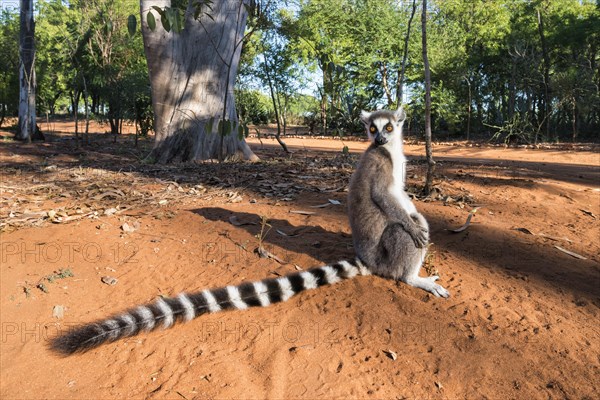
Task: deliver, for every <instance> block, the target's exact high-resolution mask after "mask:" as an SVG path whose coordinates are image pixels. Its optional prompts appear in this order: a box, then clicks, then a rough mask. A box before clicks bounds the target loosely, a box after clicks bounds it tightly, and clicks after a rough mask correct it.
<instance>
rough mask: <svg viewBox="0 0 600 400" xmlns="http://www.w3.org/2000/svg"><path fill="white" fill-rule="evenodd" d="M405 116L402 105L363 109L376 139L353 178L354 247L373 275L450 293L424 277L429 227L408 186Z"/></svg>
mask: <svg viewBox="0 0 600 400" xmlns="http://www.w3.org/2000/svg"><path fill="white" fill-rule="evenodd" d="M405 118H406V116H405V113H404V111H403V110H402V108H399V109H398V110H396V111H388V110H380V111H375V112H372V113H369V112H365V111H363V112H362V113H361V120H362V122H363V123H364V125H365V127H366V129H367V135H368V136H369V139H371V142H372V143H371V145H370V146H369V148H368V149H367V150H366V151H365V153H364V154H363V156H362V159H361V160H360V163H359V165H358V167H357V169H356V172H355V173H354V175H353V176H352V180H351V181H350V189H349V194H348V209H349V213H348V215H349V218H350V226H351V228H352V238H353V241H354V250H355V252H356V255H357V256H358V258H359V259H360V260H361V261H362V262H363V263H364V264H365V265H366V266H367V268H368V269H369V270H370V271H371V272H372V273H373V274H375V275H380V276H383V277H386V278H392V279H395V280H400V281H402V282H405V283H407V284H409V285H411V286H414V287H417V288H421V289H424V290H426V291H428V292H431V293H432V294H434V295H435V296H441V297H448V296H449V293H448V291H447V290H446V289H444V288H443V287H442V286H440V285H438V284H436V283H435V281H436V280H437V279H438V278H439V277H437V276H431V277H427V278H423V277H420V276H419V270H420V269H421V265H422V264H423V260H424V259H425V254H426V253H427V242H428V241H429V225H428V224H427V221H426V220H425V218H424V217H423V215H421V214H420V213H419V212H418V211H417V209H416V208H415V206H414V204H413V203H412V201H411V200H410V198H409V197H408V194H407V193H406V191H405V190H404V183H405V175H406V171H405V166H406V158H405V156H404V152H403V149H402V148H403V145H402V125H403V123H404V119H405Z"/></svg>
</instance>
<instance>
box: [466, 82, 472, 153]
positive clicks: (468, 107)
mask: <svg viewBox="0 0 600 400" xmlns="http://www.w3.org/2000/svg"><path fill="white" fill-rule="evenodd" d="M464 78H465V81H467V87H468V89H469V96H468V102H467V141H469V140H470V139H471V111H472V101H473V99H472V98H471V81H470V80H469V77H468V76H465V77H464Z"/></svg>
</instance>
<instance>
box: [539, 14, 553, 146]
mask: <svg viewBox="0 0 600 400" xmlns="http://www.w3.org/2000/svg"><path fill="white" fill-rule="evenodd" d="M537 18H538V31H539V34H540V42H541V44H542V55H543V58H544V119H543V121H542V123H543V124H544V133H545V134H546V139H547V138H549V137H550V124H549V123H548V120H549V118H548V113H549V108H550V95H549V91H550V56H549V55H548V47H547V46H546V36H545V34H544V20H543V18H542V12H541V11H540V9H539V8H538V10H537ZM537 140H538V135H537V133H536V135H535V144H537Z"/></svg>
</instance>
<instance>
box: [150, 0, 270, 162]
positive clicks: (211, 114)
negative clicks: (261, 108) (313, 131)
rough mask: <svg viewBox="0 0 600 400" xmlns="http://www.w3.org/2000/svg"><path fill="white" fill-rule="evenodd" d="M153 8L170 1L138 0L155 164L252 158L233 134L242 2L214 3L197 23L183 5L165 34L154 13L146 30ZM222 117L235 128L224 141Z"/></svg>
mask: <svg viewBox="0 0 600 400" xmlns="http://www.w3.org/2000/svg"><path fill="white" fill-rule="evenodd" d="M244 1H245V0H244ZM189 3H191V2H189ZM189 3H188V4H189ZM152 6H157V7H159V8H161V9H164V7H171V1H170V0H140V9H141V20H142V35H143V39H144V50H145V53H146V59H147V61H148V69H149V74H150V84H151V90H152V108H153V110H154V115H155V119H154V128H155V134H156V135H155V142H154V150H153V155H154V158H155V160H156V161H157V162H159V163H171V162H185V161H191V160H206V159H215V158H219V159H221V158H222V157H223V156H233V155H239V156H241V157H243V158H244V159H250V160H257V159H258V157H256V155H254V153H253V152H252V150H250V147H249V146H248V145H247V143H246V142H245V140H244V139H243V138H240V137H239V135H238V131H237V121H238V119H237V114H236V110H235V100H234V95H233V87H234V83H235V78H236V74H237V69H238V64H239V59H240V53H241V49H242V39H243V35H244V29H245V26H246V17H247V11H246V8H245V7H244V5H243V1H241V0H237V1H233V0H231V1H227V0H217V1H215V2H214V3H213V4H212V10H210V9H208V8H205V9H204V10H203V11H205V12H207V13H209V14H210V16H211V17H212V18H209V17H207V16H206V15H203V16H201V17H200V20H199V21H197V20H195V19H194V17H193V13H194V8H193V7H192V6H191V5H188V8H187V11H186V16H185V25H184V29H183V30H182V31H181V32H180V33H176V32H173V30H171V31H170V32H167V31H166V30H165V29H164V28H163V26H162V24H161V23H160V16H159V15H158V13H157V12H156V11H152V12H153V15H154V17H155V18H156V21H157V23H156V28H155V29H154V30H151V29H150V28H149V27H148V22H147V15H148V11H149V10H151V7H152ZM222 119H225V120H229V121H232V122H234V123H235V124H236V125H234V129H232V130H231V133H230V134H228V135H227V136H226V137H222V136H221V135H219V134H218V132H217V127H218V126H219V123H218V122H219V120H222ZM211 120H212V121H213V123H212V126H211V124H210V123H209V121H211ZM208 128H211V129H210V132H209V131H208Z"/></svg>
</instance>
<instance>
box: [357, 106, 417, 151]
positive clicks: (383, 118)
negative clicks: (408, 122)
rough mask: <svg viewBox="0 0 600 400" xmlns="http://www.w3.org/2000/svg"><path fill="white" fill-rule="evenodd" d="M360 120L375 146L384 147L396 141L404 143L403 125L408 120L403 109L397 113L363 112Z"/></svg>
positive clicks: (381, 111) (383, 111)
mask: <svg viewBox="0 0 600 400" xmlns="http://www.w3.org/2000/svg"><path fill="white" fill-rule="evenodd" d="M360 119H361V120H362V122H363V124H365V128H366V129H367V135H368V136H369V140H371V142H372V143H375V145H377V146H383V145H385V144H388V143H392V142H394V141H396V140H400V141H402V124H404V120H405V119H406V114H405V113H404V110H403V109H402V107H399V108H398V109H397V110H396V111H390V110H378V111H373V112H368V111H361V112H360ZM400 143H402V142H400Z"/></svg>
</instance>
